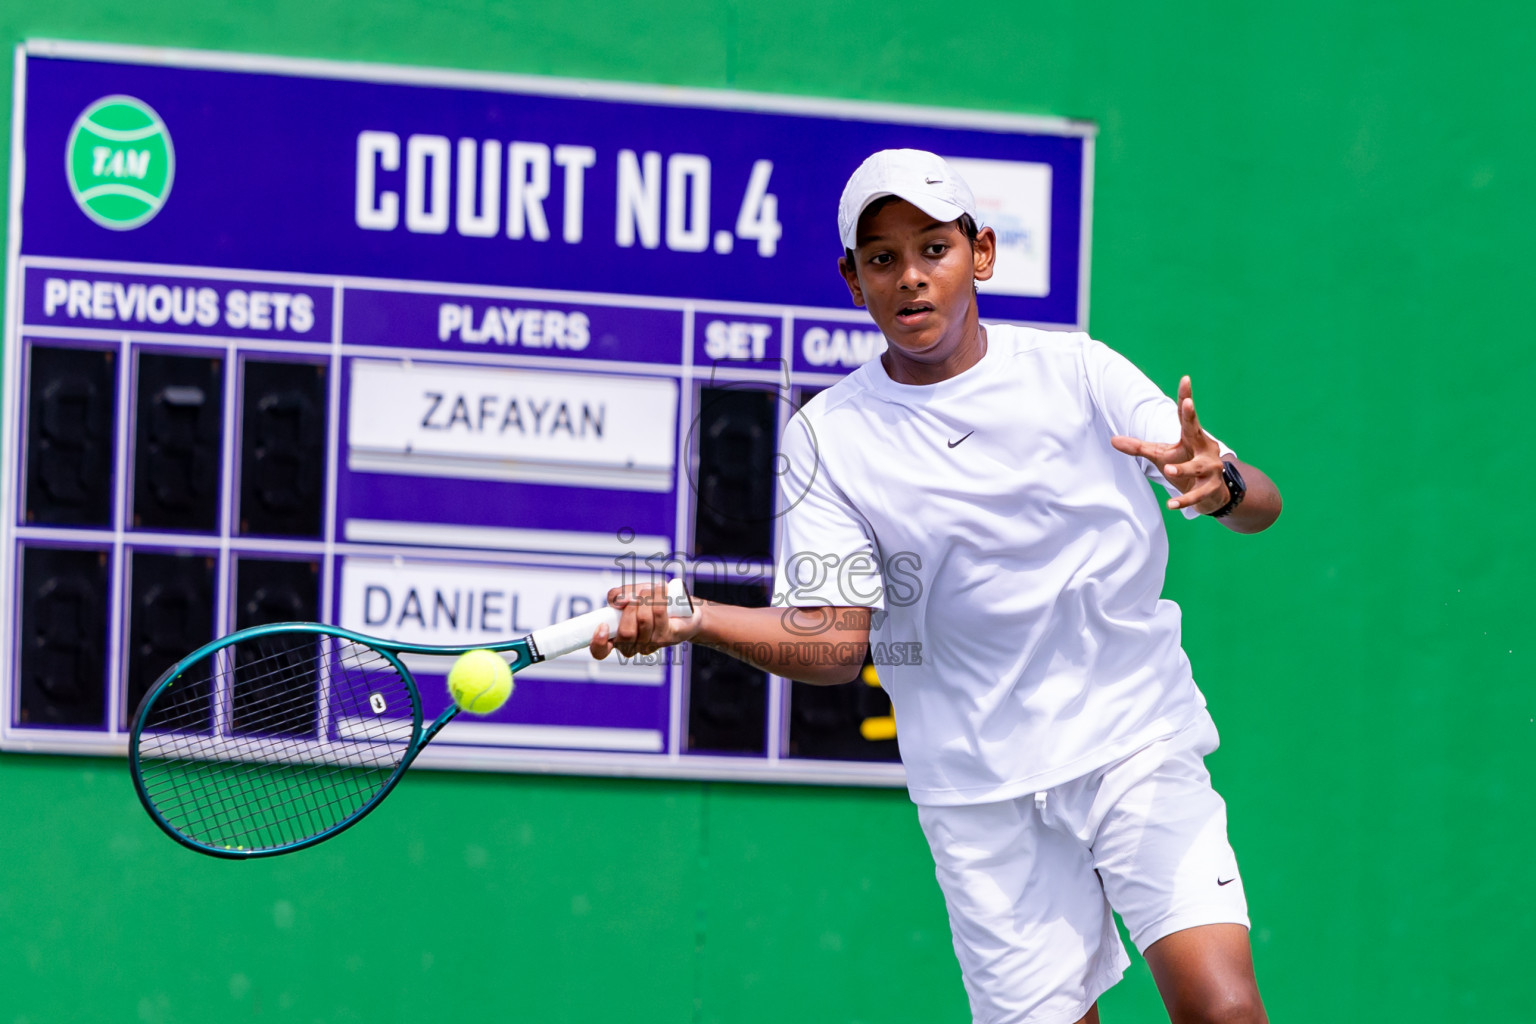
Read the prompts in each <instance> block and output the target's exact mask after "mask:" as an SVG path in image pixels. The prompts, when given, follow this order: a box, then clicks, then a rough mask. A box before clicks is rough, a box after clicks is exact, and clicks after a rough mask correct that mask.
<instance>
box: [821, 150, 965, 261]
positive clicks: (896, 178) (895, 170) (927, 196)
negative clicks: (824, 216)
mask: <svg viewBox="0 0 1536 1024" xmlns="http://www.w3.org/2000/svg"><path fill="white" fill-rule="evenodd" d="M882 196H896V197H897V198H899V199H905V200H906V201H907V202H909V203H911V204H912V205H913V206H915V207H917V208H918V209H919V210H922V211H923V212H924V213H926V214H928V216H930V217H932V218H933V219H935V220H938V221H944V222H945V223H948V222H949V221H952V220H959V219H960V216H961V214H966V213H968V214H970V215H971V216H972V217H973V218H974V217H975V216H976V198H975V197H974V196H973V195H971V187H970V186H969V185H967V184H966V183H965V179H964V178H962V177H960V175H958V174H956V173H955V169H954V168H953V167H951V166H949V164H947V163H945V162H944V158H943V157H941V156H937V155H935V154H933V153H929V152H927V151H926V150H921V149H882V150H881V151H880V152H878V153H876V154H875V155H873V156H871V157H870V158H869V159H867V160H865V161H864V162H863V163H862V164H859V169H858V170H856V171H854V172H853V177H851V178H849V179H848V184H847V185H845V186H843V199H842V202H840V203H839V204H838V206H837V232H838V234H839V235H840V236H841V237H842V239H843V247H844V248H845V249H852V248H853V247H854V245H855V243H856V241H857V235H858V231H859V216H860V215H861V214H862V213H863V212H864V208H865V207H866V206H868V205H869V204H870V203H872V202H874V201H875V200H876V199H879V198H880V197H882Z"/></svg>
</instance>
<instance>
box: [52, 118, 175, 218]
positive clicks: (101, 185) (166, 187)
mask: <svg viewBox="0 0 1536 1024" xmlns="http://www.w3.org/2000/svg"><path fill="white" fill-rule="evenodd" d="M64 170H65V173H66V174H67V175H68V176H69V190H70V191H71V192H72V193H74V196H75V202H77V203H79V204H80V209H81V210H83V211H84V212H85V215H86V216H87V217H89V218H91V220H93V221H95V222H96V223H97V224H100V225H101V226H102V227H104V228H111V229H112V230H113V231H127V230H129V229H131V228H136V227H138V226H139V225H140V224H144V223H147V222H148V221H149V220H150V219H151V218H153V217H154V215H155V214H157V213H159V212H160V207H162V206H164V205H165V197H166V196H168V195H170V192H171V180H172V179H173V178H174V177H175V176H176V153H175V150H173V149H172V148H171V133H170V132H169V131H167V130H166V127H165V122H164V121H162V120H160V115H159V114H157V113H155V112H154V110H153V109H152V108H151V107H150V106H149V104H147V103H145V102H144V101H143V100H137V99H134V98H133V97H132V96H104V97H102V98H101V99H99V100H97V101H96V102H95V103H92V104H91V105H90V106H88V107H86V108H85V111H84V113H82V114H81V115H80V116H79V117H78V118H76V119H75V127H74V128H73V129H72V130H71V131H70V133H69V144H68V145H67V146H66V147H65V153H64Z"/></svg>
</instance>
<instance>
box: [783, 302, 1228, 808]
mask: <svg viewBox="0 0 1536 1024" xmlns="http://www.w3.org/2000/svg"><path fill="white" fill-rule="evenodd" d="M1115 434H1127V435H1130V436H1133V437H1139V438H1143V439H1145V440H1149V441H1157V442H1171V441H1173V440H1176V439H1177V438H1178V436H1179V418H1178V407H1177V405H1176V403H1175V402H1174V401H1173V400H1172V399H1170V398H1168V397H1167V396H1166V395H1164V394H1163V393H1162V392H1161V391H1160V390H1158V388H1157V386H1156V385H1154V384H1153V383H1152V382H1151V381H1150V380H1148V379H1147V377H1146V376H1145V375H1144V374H1143V373H1142V372H1141V371H1140V370H1138V369H1137V368H1136V367H1135V366H1133V365H1132V364H1131V363H1130V361H1129V360H1127V359H1125V357H1123V356H1121V355H1119V354H1118V353H1116V352H1114V351H1112V350H1111V349H1109V348H1108V347H1107V346H1105V345H1103V344H1101V343H1100V342H1097V341H1094V340H1092V339H1091V338H1089V337H1087V336H1086V335H1083V334H1061V333H1055V332H1050V331H1038V330H1031V329H1028V328H1023V327H1014V326H1009V325H1001V324H997V325H989V326H988V327H987V350H986V353H985V354H984V355H983V356H982V359H981V361H980V362H978V363H977V364H976V365H975V366H973V367H971V368H970V369H969V370H966V371H965V372H964V373H962V374H960V375H959V376H956V377H953V378H951V379H949V380H946V381H941V382H939V383H937V384H929V385H921V386H914V385H906V384H898V383H896V382H895V381H892V380H891V379H890V377H889V375H888V374H887V373H886V372H885V369H884V367H883V366H882V365H881V363H880V360H878V359H875V360H872V361H870V362H869V363H866V364H865V365H864V366H862V367H860V368H859V369H858V370H855V371H854V372H853V373H851V374H849V376H848V377H847V378H845V379H844V380H842V381H840V382H839V383H837V384H836V385H834V386H832V387H831V388H828V389H827V390H826V391H824V392H822V393H821V394H819V395H817V396H815V397H814V398H813V399H811V401H809V402H808V403H806V405H805V407H804V408H803V409H801V411H800V412H799V414H797V415H796V416H795V417H794V418H793V419H792V420H791V421H790V423H789V426H788V428H787V429H786V431H785V436H784V441H783V446H782V448H781V451H782V453H783V455H784V456H785V460H784V462H783V463H781V468H782V470H783V475H782V477H781V489H782V490H783V493H784V504H785V507H786V512H785V514H784V515H783V517H782V519H781V530H782V534H781V537H780V556H779V563H778V571H777V573H776V581H775V594H774V603H775V604H777V605H789V606H816V605H856V606H865V607H871V608H875V609H878V610H877V611H876V612H875V614H874V615H873V620H874V621H873V624H872V628H871V630H870V644H871V651H872V653H873V655H874V657H875V660H876V669H877V671H878V673H879V676H880V682H881V685H882V686H883V687H884V688H885V689H886V691H887V692H888V693H889V694H890V698H891V703H892V704H893V706H894V708H895V715H896V723H897V734H898V740H899V744H900V747H901V754H902V761H903V762H904V763H905V765H906V771H907V785H908V789H909V790H910V792H911V795H912V799H913V800H914V801H915V802H917V803H919V804H966V803H982V802H986V801H993V800H1005V799H1009V798H1011V797H1015V796H1018V795H1020V794H1022V793H1030V792H1038V791H1040V790H1045V789H1049V788H1051V787H1053V786H1056V785H1059V784H1060V783H1063V782H1066V781H1069V780H1071V779H1074V778H1078V777H1080V776H1082V775H1085V774H1087V773H1089V772H1091V771H1093V770H1094V769H1095V768H1099V767H1102V766H1103V765H1105V764H1108V763H1110V762H1112V761H1114V760H1116V759H1117V758H1119V757H1121V756H1123V755H1125V754H1127V753H1129V752H1130V751H1132V750H1135V749H1137V748H1138V747H1141V746H1143V745H1145V744H1147V743H1150V742H1152V741H1153V740H1156V739H1158V738H1161V737H1164V736H1168V735H1171V734H1172V733H1174V732H1175V731H1177V730H1178V729H1179V728H1181V727H1182V726H1184V725H1185V724H1186V723H1188V722H1189V721H1190V720H1191V719H1192V718H1193V717H1194V716H1195V714H1196V713H1197V712H1198V711H1199V709H1200V708H1202V707H1203V706H1204V705H1205V698H1204V697H1203V696H1202V695H1201V693H1200V691H1199V690H1198V689H1197V688H1196V686H1195V682H1194V678H1193V676H1192V675H1191V672H1190V666H1189V660H1188V659H1187V658H1186V657H1185V656H1184V652H1183V650H1182V649H1181V647H1180V633H1179V618H1180V613H1179V608H1178V605H1176V604H1174V603H1173V602H1172V601H1165V600H1162V599H1161V594H1162V589H1163V575H1164V571H1165V569H1166V566H1167V561H1168V539H1167V535H1166V533H1165V532H1164V530H1163V519H1162V508H1161V502H1160V500H1159V498H1158V496H1157V495H1156V494H1155V493H1154V492H1153V490H1152V488H1151V487H1150V486H1149V484H1148V480H1149V478H1150V479H1151V480H1155V481H1157V482H1158V483H1160V484H1162V486H1163V487H1164V488H1165V489H1168V488H1169V485H1168V483H1167V481H1166V480H1164V479H1163V477H1162V475H1161V474H1160V473H1159V472H1158V471H1157V469H1156V468H1155V467H1154V466H1152V464H1151V463H1149V462H1147V461H1146V460H1145V459H1140V458H1133V457H1131V456H1127V455H1124V454H1122V453H1120V452H1118V451H1116V450H1115V449H1114V448H1113V447H1112V446H1111V445H1110V442H1109V439H1110V437H1111V436H1112V435H1115ZM1222 451H1223V453H1224V454H1225V453H1228V452H1229V450H1228V449H1226V448H1223V449H1222ZM1171 493H1177V492H1176V491H1172V492H1171ZM1186 514H1187V515H1190V516H1193V515H1194V513H1193V512H1188V511H1187V512H1186ZM806 619H807V621H809V617H806ZM807 640H809V641H813V642H814V640H815V636H814V635H812V636H808V637H807ZM916 645H920V646H916ZM914 661H915V662H917V663H913V662H914Z"/></svg>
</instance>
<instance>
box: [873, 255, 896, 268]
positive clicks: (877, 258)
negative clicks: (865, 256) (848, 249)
mask: <svg viewBox="0 0 1536 1024" xmlns="http://www.w3.org/2000/svg"><path fill="white" fill-rule="evenodd" d="M869 262H871V263H873V264H875V265H876V266H880V267H883V266H885V265H886V264H887V263H889V262H891V254H890V253H888V252H877V253H875V254H874V255H873V256H871V257H870V258H869Z"/></svg>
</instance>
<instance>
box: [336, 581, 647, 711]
mask: <svg viewBox="0 0 1536 1024" xmlns="http://www.w3.org/2000/svg"><path fill="white" fill-rule="evenodd" d="M621 582H622V580H621V579H620V574H619V572H618V570H617V569H613V570H602V569H532V568H526V567H523V566H509V565H468V564H463V563H454V562H432V561H416V560H411V559H387V560H386V559H377V558H348V559H346V560H345V561H344V562H343V563H342V567H341V608H340V615H339V618H340V622H341V625H342V626H344V627H345V628H347V629H352V630H356V631H357V632H359V633H363V634H366V635H368V636H378V637H384V638H386V639H390V640H396V641H400V642H403V643H418V644H431V645H440V646H445V647H454V646H461V645H462V646H470V645H474V646H490V645H492V644H496V643H504V642H505V641H508V640H518V639H521V638H522V637H525V636H527V635H528V634H529V633H531V632H533V631H534V630H535V629H540V628H542V627H544V626H548V625H550V624H552V623H555V622H560V621H563V620H565V619H569V618H573V617H575V616H577V615H582V614H585V613H586V612H589V611H592V610H593V609H594V608H600V607H602V605H603V603H604V602H605V601H606V600H607V596H608V590H609V588H611V587H616V586H619V585H620V583H621ZM404 660H405V663H406V665H407V666H409V667H410V668H411V669H412V671H420V672H431V673H435V674H439V675H441V674H446V673H447V671H448V668H449V666H450V665H451V664H452V661H453V659H452V658H446V657H441V658H440V657H433V656H420V655H406V656H405V658H404ZM665 673H666V663H665V660H664V658H663V657H661V656H653V657H651V658H635V659H632V660H628V661H626V660H625V659H623V658H620V657H619V656H618V655H617V654H612V655H609V657H608V658H607V659H606V660H604V661H597V660H595V659H593V658H592V656H591V655H589V654H585V653H583V652H581V651H577V652H576V653H575V654H571V655H567V656H566V657H564V658H560V659H558V660H555V661H548V662H541V663H540V664H538V665H534V666H531V667H529V668H528V669H525V670H524V674H526V675H528V676H529V677H531V678H539V679H555V680H566V681H572V682H578V681H579V682H599V683H636V684H640V685H646V686H660V685H661V684H662V683H663V682H665V681H666V675H665Z"/></svg>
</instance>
